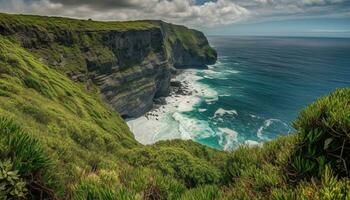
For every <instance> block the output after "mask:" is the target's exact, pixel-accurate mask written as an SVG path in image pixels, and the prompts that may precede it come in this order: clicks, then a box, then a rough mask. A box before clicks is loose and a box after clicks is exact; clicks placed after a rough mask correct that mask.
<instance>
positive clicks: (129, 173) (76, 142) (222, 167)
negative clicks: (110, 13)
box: [0, 17, 350, 200]
mask: <svg viewBox="0 0 350 200" xmlns="http://www.w3.org/2000/svg"><path fill="white" fill-rule="evenodd" d="M33 18H35V17H33ZM58 19H60V18H58ZM23 20H25V19H23ZM26 23H27V22H26ZM43 23H45V22H43ZM74 23H76V22H74ZM349 95H350V89H343V90H339V91H337V92H336V93H334V94H333V95H331V96H329V97H326V98H323V99H321V100H319V101H318V102H317V103H315V104H313V105H312V106H310V107H309V108H308V109H307V110H305V111H304V112H303V113H302V115H301V116H300V118H299V119H298V120H297V123H296V129H297V130H298V135H296V136H288V137H284V138H280V139H278V140H275V141H273V142H270V143H267V144H265V145H264V146H263V147H254V148H247V147H241V148H239V149H238V150H236V151H234V152H220V151H216V150H213V149H210V148H208V147H204V146H202V145H199V144H196V143H194V142H190V141H179V140H175V141H167V142H160V143H157V144H155V145H151V146H142V145H140V144H138V143H137V142H136V141H135V140H134V139H133V137H132V134H131V133H130V132H129V130H128V128H127V126H126V124H125V123H124V122H123V121H122V119H121V118H120V117H119V116H118V114H116V113H113V112H111V111H109V109H108V108H107V107H106V106H105V105H104V104H103V102H101V100H100V99H99V98H98V94H97V93H96V92H91V91H88V90H86V88H85V86H84V85H81V84H79V83H75V82H73V81H71V80H69V79H68V78H66V77H65V76H64V75H62V73H60V72H59V71H57V70H55V69H53V68H51V67H50V66H47V65H46V64H44V63H43V62H41V61H40V60H39V59H37V58H36V56H35V55H34V54H32V53H31V52H28V51H27V50H25V49H23V48H21V47H20V46H19V45H18V44H17V42H16V41H12V40H11V38H10V39H9V38H6V37H3V36H0V161H1V162H0V185H1V187H0V199H2V198H4V196H7V197H12V198H14V199H16V197H20V196H23V195H24V194H26V197H27V198H33V197H37V198H38V197H39V196H40V192H42V193H43V194H44V196H46V197H48V198H51V199H52V198H54V197H56V198H73V199H143V198H145V199H193V200H198V199H203V200H204V199H346V200H347V199H349V198H350V196H349V192H348V191H350V188H349V186H350V183H349V179H348V178H347V177H348V176H349V175H348V174H346V172H344V171H346V170H347V169H346V168H345V169H344V167H343V168H342V167H341V165H339V163H341V162H342V160H345V163H346V164H347V165H349V158H348V157H345V156H340V158H341V159H339V158H337V157H334V156H332V154H330V153H332V152H338V151H339V150H341V147H339V146H341V145H342V144H343V143H344V142H345V144H348V142H349V135H348V133H349V132H350V131H349V124H350V107H349V105H350V103H349V99H350V96H349ZM335 133H336V134H335ZM339 133H340V134H339ZM308 135H310V136H308ZM334 135H336V136H334ZM332 137H334V138H333V139H332V140H330V139H329V138H332ZM326 143H327V148H325V144H326ZM308 146H310V147H308ZM343 146H344V145H343ZM328 147H329V149H330V150H327V149H328ZM313 149H316V152H314V150H313ZM342 152H344V153H343V154H344V155H347V156H348V155H350V152H349V149H346V148H345V149H344V148H343V150H342ZM322 156H324V158H323V157H322ZM310 160H311V161H310ZM339 161H340V162H339ZM310 163H311V164H310ZM312 163H316V164H312ZM321 164H322V165H321ZM310 166H311V167H310ZM315 166H321V167H320V168H318V167H315ZM343 166H344V165H343ZM333 174H337V175H338V177H339V178H337V177H335V176H334V175H333ZM4 177H6V178H4ZM311 177H313V178H312V181H310V180H311ZM25 188H26V189H25Z"/></svg>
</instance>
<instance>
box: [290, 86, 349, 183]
mask: <svg viewBox="0 0 350 200" xmlns="http://www.w3.org/2000/svg"><path fill="white" fill-rule="evenodd" d="M294 127H295V129H296V130H297V134H298V145H297V148H296V149H295V152H294V153H293V155H292V156H291V158H290V165H289V167H288V171H289V175H290V178H291V179H292V180H294V181H298V180H300V179H303V178H310V177H311V176H320V175H321V174H322V173H323V171H324V169H325V166H326V165H327V164H330V165H331V167H332V169H334V172H335V173H336V174H337V175H339V176H341V177H345V176H347V177H349V176H350V148H349V146H350V134H349V133H350V88H346V89H338V90H336V91H335V92H334V93H332V94H331V95H329V96H326V97H323V98H321V99H319V100H318V101H316V102H315V103H313V104H311V105H310V106H308V107H307V108H306V109H305V110H304V111H303V112H301V114H300V116H299V117H298V119H297V120H296V121H295V123H294Z"/></svg>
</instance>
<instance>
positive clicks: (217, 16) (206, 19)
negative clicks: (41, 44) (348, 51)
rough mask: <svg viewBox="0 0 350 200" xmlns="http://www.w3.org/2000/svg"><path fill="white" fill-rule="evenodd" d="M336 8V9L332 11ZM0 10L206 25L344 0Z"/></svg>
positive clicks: (300, 12)
mask: <svg viewBox="0 0 350 200" xmlns="http://www.w3.org/2000/svg"><path fill="white" fill-rule="evenodd" d="M335 11H336V12H335ZM0 12H12V13H26V14H40V15H51V16H66V17H74V18H85V19H87V18H92V19H95V20H138V19H161V20H165V21H168V22H172V23H179V24H185V25H188V26H191V27H195V28H206V27H213V26H220V25H226V24H232V23H235V22H242V21H248V22H249V21H259V20H276V19H278V18H280V19H285V18H296V17H300V16H303V17H315V16H316V17H317V16H329V15H334V13H336V14H337V15H340V16H341V15H347V16H349V13H350V2H349V1H348V0H211V1H208V0H207V1H205V3H202V4H199V3H198V2H196V0H0Z"/></svg>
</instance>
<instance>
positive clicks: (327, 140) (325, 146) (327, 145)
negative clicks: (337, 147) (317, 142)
mask: <svg viewBox="0 0 350 200" xmlns="http://www.w3.org/2000/svg"><path fill="white" fill-rule="evenodd" d="M332 141H333V138H328V139H326V140H325V141H324V146H323V149H324V150H326V149H328V147H329V145H330V144H331V142H332Z"/></svg>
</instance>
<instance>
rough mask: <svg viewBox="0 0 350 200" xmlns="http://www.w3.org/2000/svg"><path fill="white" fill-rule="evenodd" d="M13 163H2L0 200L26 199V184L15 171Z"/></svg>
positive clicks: (0, 162)
mask: <svg viewBox="0 0 350 200" xmlns="http://www.w3.org/2000/svg"><path fill="white" fill-rule="evenodd" d="M13 168H14V167H13V163H11V161H0V199H24V198H25V196H26V194H27V189H26V182H25V181H23V179H21V178H20V177H19V175H18V171H17V170H13Z"/></svg>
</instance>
